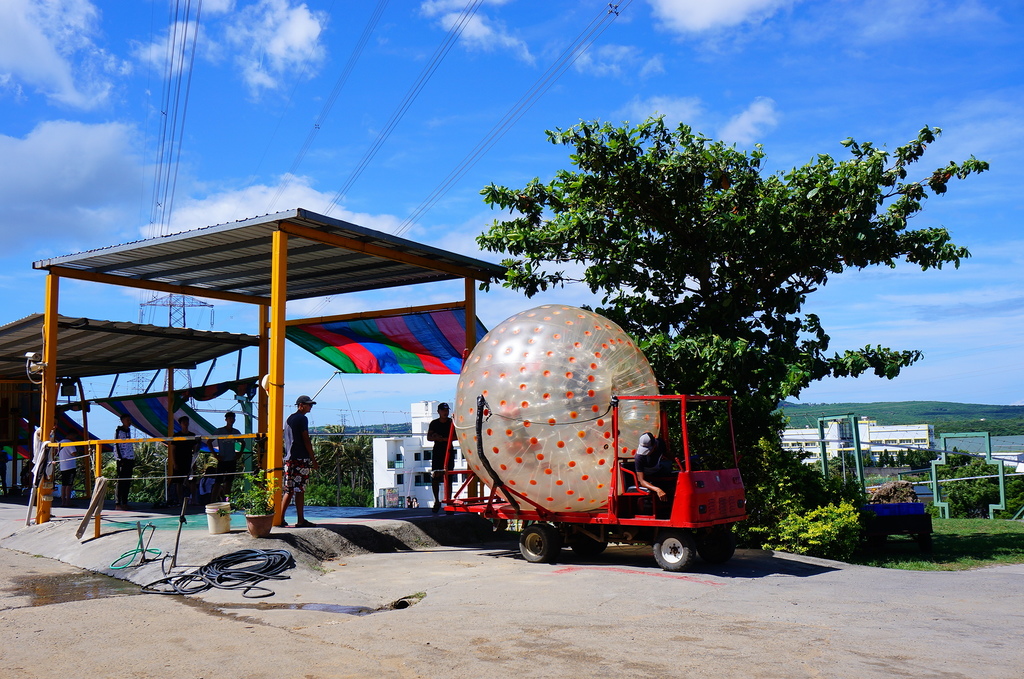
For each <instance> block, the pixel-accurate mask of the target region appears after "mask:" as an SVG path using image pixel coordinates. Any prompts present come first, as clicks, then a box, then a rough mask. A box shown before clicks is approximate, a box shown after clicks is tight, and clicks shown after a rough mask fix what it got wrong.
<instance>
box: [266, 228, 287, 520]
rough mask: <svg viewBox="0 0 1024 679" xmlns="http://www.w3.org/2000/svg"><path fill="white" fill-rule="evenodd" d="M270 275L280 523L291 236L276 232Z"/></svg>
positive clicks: (272, 437)
mask: <svg viewBox="0 0 1024 679" xmlns="http://www.w3.org/2000/svg"><path fill="white" fill-rule="evenodd" d="M272 247H273V252H272V253H271V273H270V342H269V344H270V372H269V373H268V375H270V377H269V378H268V379H267V397H268V398H267V401H268V412H267V470H268V472H269V478H270V479H271V483H273V484H274V487H275V488H277V503H276V504H277V509H276V510H275V511H274V524H275V525H276V524H279V523H281V520H282V519H283V517H284V506H283V505H282V503H281V499H282V495H281V485H282V484H281V480H282V476H283V471H284V464H283V463H284V450H283V448H284V438H283V436H282V432H283V431H284V334H285V324H284V317H285V314H284V312H285V304H286V303H287V301H288V234H286V233H285V232H283V231H275V232H274V241H273V246H272Z"/></svg>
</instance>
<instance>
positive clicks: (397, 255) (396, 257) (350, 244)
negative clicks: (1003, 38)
mask: <svg viewBox="0 0 1024 679" xmlns="http://www.w3.org/2000/svg"><path fill="white" fill-rule="evenodd" d="M278 228H279V229H280V230H281V231H284V232H285V233H289V234H291V235H293V236H299V237H300V238H305V239H306V240H311V241H313V242H314V243H323V244H325V245H333V246H335V247H338V248H342V249H345V250H353V251H355V252H365V253H366V254H368V255H373V256H374V257H380V258H382V259H390V260H391V261H393V262H402V263H403V264H412V265H413V266H421V267H423V268H424V269H432V270H434V271H443V272H445V273H449V274H453V275H455V276H458V277H459V278H472V279H475V280H490V279H491V277H490V275H489V274H486V273H484V272H483V271H477V270H475V269H470V268H467V267H464V266H459V265H458V264H451V263H448V262H439V261H437V260H436V259H430V258H429V257H423V256H421V255H413V254H410V253H408V252H399V251H398V250H392V249H391V248H386V247H382V246H380V245H373V244H371V243H364V242H362V241H360V240H356V239H355V238H348V237H346V236H339V235H338V234H335V233H327V232H325V231H319V230H317V229H311V228H309V227H308V226H299V225H298V224H292V223H291V222H281V224H280V226H278Z"/></svg>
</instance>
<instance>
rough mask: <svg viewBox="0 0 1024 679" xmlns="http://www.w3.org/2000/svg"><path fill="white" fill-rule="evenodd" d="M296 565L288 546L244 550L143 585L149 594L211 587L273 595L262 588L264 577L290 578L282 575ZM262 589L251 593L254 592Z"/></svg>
mask: <svg viewBox="0 0 1024 679" xmlns="http://www.w3.org/2000/svg"><path fill="white" fill-rule="evenodd" d="M289 568H295V558H294V557H293V556H292V554H291V552H289V551H288V550H286V549H242V550H239V551H237V552H232V553H230V554H225V555H224V556H219V557H217V558H216V559H214V560H212V561H210V563H208V564H206V565H205V566H200V567H199V568H197V569H196V570H194V571H190V572H188V573H182V574H180V575H172V576H169V577H166V578H162V579H160V580H157V581H156V582H151V583H150V584H148V585H143V587H142V591H143V592H146V593H147V594H199V593H200V592H205V591H206V590H208V589H211V588H216V589H240V590H242V596H244V597H245V598H247V599H259V598H263V597H268V596H273V595H274V590H272V589H270V588H268V587H260V586H259V583H261V582H263V581H264V580H286V579H287V578H288V576H287V575H281V574H282V573H283V572H284V571H286V570H288V569H289ZM253 591H255V592H259V593H257V594H250V592H253Z"/></svg>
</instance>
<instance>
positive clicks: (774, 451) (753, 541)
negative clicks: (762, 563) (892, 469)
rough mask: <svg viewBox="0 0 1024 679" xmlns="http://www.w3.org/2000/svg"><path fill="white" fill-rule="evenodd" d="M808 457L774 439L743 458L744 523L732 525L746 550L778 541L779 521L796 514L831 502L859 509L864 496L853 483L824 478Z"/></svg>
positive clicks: (762, 443)
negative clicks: (746, 483)
mask: <svg viewBox="0 0 1024 679" xmlns="http://www.w3.org/2000/svg"><path fill="white" fill-rule="evenodd" d="M806 457H807V454H806V453H803V452H797V451H791V450H786V449H783V448H782V446H781V445H780V444H779V442H778V441H777V440H775V441H772V440H769V439H761V441H760V442H759V443H758V445H757V449H756V450H755V451H752V452H751V453H750V454H747V455H744V456H743V459H742V460H741V463H740V469H741V471H742V473H743V478H744V480H747V479H757V480H758V481H757V482H756V483H754V484H750V485H747V487H746V495H747V512H748V518H747V520H746V521H741V522H740V523H738V524H736V528H735V530H736V538H737V540H739V542H740V544H741V545H743V546H745V547H751V548H758V547H762V546H765V547H767V546H768V545H769V543H772V544H774V543H776V542H778V541H779V540H780V539H782V535H781V527H782V524H783V521H784V520H785V519H786V518H788V517H790V516H791V515H794V514H805V513H806V512H808V511H810V510H812V509H816V508H818V507H823V506H826V505H829V504H835V503H847V504H850V505H851V506H859V505H861V504H863V503H864V501H865V499H864V495H863V493H862V492H861V490H860V486H859V485H858V484H857V483H856V482H855V481H849V480H843V479H838V478H835V477H832V478H828V479H826V478H823V477H822V475H821V468H820V467H818V466H817V465H811V464H807V463H806V462H805V461H804V460H805V459H806Z"/></svg>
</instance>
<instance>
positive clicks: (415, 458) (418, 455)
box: [412, 453, 420, 462]
mask: <svg viewBox="0 0 1024 679" xmlns="http://www.w3.org/2000/svg"><path fill="white" fill-rule="evenodd" d="M412 459H413V460H415V461H416V462H419V461H420V454H419V453H413V456H412Z"/></svg>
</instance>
